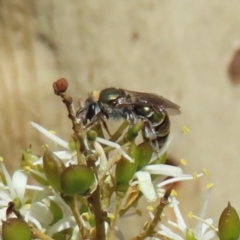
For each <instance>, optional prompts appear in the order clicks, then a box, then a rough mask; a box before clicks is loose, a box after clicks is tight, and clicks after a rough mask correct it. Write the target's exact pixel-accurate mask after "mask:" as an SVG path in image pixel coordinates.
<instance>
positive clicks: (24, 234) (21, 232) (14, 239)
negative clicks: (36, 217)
mask: <svg viewBox="0 0 240 240" xmlns="http://www.w3.org/2000/svg"><path fill="white" fill-rule="evenodd" d="M2 239H3V240H31V239H32V231H31V228H30V227H29V225H28V224H27V223H26V222H25V221H24V220H22V219H20V218H9V219H8V220H7V221H3V224H2Z"/></svg>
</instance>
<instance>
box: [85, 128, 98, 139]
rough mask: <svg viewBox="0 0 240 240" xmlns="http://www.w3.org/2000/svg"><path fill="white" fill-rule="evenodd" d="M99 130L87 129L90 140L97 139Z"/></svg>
mask: <svg viewBox="0 0 240 240" xmlns="http://www.w3.org/2000/svg"><path fill="white" fill-rule="evenodd" d="M97 136H98V135H97V132H96V131H94V130H89V131H87V138H88V140H89V141H95V140H96V138H97Z"/></svg>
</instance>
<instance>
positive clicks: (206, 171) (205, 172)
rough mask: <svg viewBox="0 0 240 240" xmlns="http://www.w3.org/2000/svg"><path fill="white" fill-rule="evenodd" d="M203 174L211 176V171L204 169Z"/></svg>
mask: <svg viewBox="0 0 240 240" xmlns="http://www.w3.org/2000/svg"><path fill="white" fill-rule="evenodd" d="M203 173H204V174H205V175H206V176H208V175H209V171H208V170H207V169H206V168H204V169H203Z"/></svg>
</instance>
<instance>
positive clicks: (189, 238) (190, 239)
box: [185, 229, 197, 240]
mask: <svg viewBox="0 0 240 240" xmlns="http://www.w3.org/2000/svg"><path fill="white" fill-rule="evenodd" d="M185 239H186V240H197V239H196V238H195V235H194V232H193V230H191V229H187V232H186V236H185Z"/></svg>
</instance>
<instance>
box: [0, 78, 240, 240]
mask: <svg viewBox="0 0 240 240" xmlns="http://www.w3.org/2000/svg"><path fill="white" fill-rule="evenodd" d="M66 86H67V84H66V80H65V79H60V80H59V81H57V82H56V83H55V84H54V91H55V93H56V94H57V95H59V96H60V97H62V98H63V102H64V103H65V104H66V106H67V109H68V112H69V117H70V119H71V120H72V123H73V130H74V134H73V135H72V137H71V140H70V141H69V142H67V141H64V140H63V139H61V138H59V137H57V136H56V134H55V133H53V132H51V131H48V130H46V129H44V128H43V127H41V126H40V125H38V124H37V123H33V122H32V123H31V124H32V126H33V127H34V128H36V129H37V130H38V131H39V132H41V133H42V134H44V135H45V136H46V137H48V138H49V139H51V140H52V141H53V142H54V143H56V145H58V146H61V147H62V148H63V149H65V150H61V151H51V150H50V149H49V147H48V146H47V145H44V146H43V149H44V153H43V155H42V156H38V155H35V154H34V153H33V152H32V149H27V150H25V151H24V152H23V155H22V160H21V163H20V167H19V169H18V170H16V171H15V172H14V174H13V176H12V177H10V175H9V173H8V171H7V169H6V168H5V165H4V163H3V159H0V160H1V162H0V169H1V171H0V177H1V182H0V218H1V225H2V226H1V228H2V231H1V234H0V239H3V240H8V239H11V240H12V239H20V240H22V239H24V240H30V239H41V240H51V239H55V240H61V239H68V240H79V239H98V240H105V239H120V240H124V239H126V238H125V236H124V232H125V231H124V229H120V228H119V226H118V220H119V218H122V217H124V216H127V215H129V212H130V211H129V210H130V208H132V207H136V206H137V204H138V201H139V199H140V198H142V197H143V198H146V199H147V201H148V202H149V203H154V202H155V203H156V202H158V204H157V206H156V207H155V208H151V209H150V208H149V214H150V217H149V219H148V221H147V222H146V224H145V226H144V227H143V229H142V231H141V232H140V233H139V234H138V235H137V236H135V237H134V238H133V239H175V240H183V239H187V240H191V239H198V240H209V239H214V238H215V237H216V236H217V235H218V234H219V237H220V239H237V238H238V235H239V229H238V228H239V224H238V223H239V218H238V215H237V214H236V212H235V210H234V209H233V208H232V207H231V206H230V204H229V206H228V208H227V210H225V214H224V213H223V215H222V217H221V218H222V221H221V222H220V225H219V231H218V229H217V228H215V227H214V226H213V225H212V224H213V221H212V219H209V218H208V219H205V215H206V210H207V205H208V202H209V199H210V193H211V187H212V186H208V187H209V190H208V194H207V197H206V200H205V202H204V206H203V210H202V212H201V214H200V216H199V217H197V216H195V215H193V214H190V216H191V217H193V218H195V219H197V221H198V224H197V226H196V228H195V229H194V230H192V229H190V228H188V226H187V225H186V223H185V221H184V218H183V216H182V215H181V212H180V208H179V202H178V200H177V199H176V196H175V194H174V193H175V191H174V190H173V189H172V184H173V183H174V182H177V181H185V180H195V179H197V178H199V177H202V176H204V175H205V174H206V173H207V172H206V170H204V171H202V172H199V173H196V172H195V173H193V174H185V173H183V170H182V168H181V167H177V166H169V165H167V164H165V163H166V150H167V148H168V147H169V146H170V144H171V143H172V141H173V140H174V139H175V138H176V137H178V136H180V135H182V134H183V133H186V132H187V131H188V129H187V128H186V127H184V128H183V130H182V131H181V132H180V133H178V134H176V135H175V136H174V137H172V138H170V139H169V140H167V141H166V143H165V144H164V146H163V147H162V148H161V150H160V151H159V152H157V153H156V152H155V151H154V150H153V147H152V145H151V144H150V143H149V142H148V141H143V142H142V143H140V144H137V143H136V141H135V140H136V137H137V135H138V133H139V132H140V131H141V130H142V127H143V123H142V122H141V121H139V122H137V123H136V124H134V125H133V126H132V125H130V126H129V123H128V122H127V121H124V122H123V123H122V124H121V126H120V127H119V129H118V130H117V131H116V132H115V133H114V134H113V135H111V136H110V138H109V139H107V137H106V136H105V135H106V134H104V131H103V129H102V124H101V121H97V122H96V123H94V124H92V125H87V126H88V127H85V126H86V125H84V124H83V123H82V121H81V119H78V118H77V115H76V113H75V111H74V108H73V105H72V98H71V97H70V96H68V95H67V94H66ZM30 177H31V178H32V179H34V180H35V183H36V184H35V185H33V184H31V185H29V184H28V178H30ZM166 177H170V178H166ZM166 208H171V209H172V210H173V212H174V214H175V217H176V221H175V222H174V221H171V220H170V219H168V217H167V215H166V214H165V209H166ZM229 211H230V212H231V213H232V214H233V215H232V214H230V215H231V219H233V220H231V223H232V222H233V221H234V222H235V223H236V224H231V226H233V225H234V226H236V225H238V228H237V227H235V228H234V227H232V228H231V231H230V235H231V234H232V235H231V237H232V238H222V237H221V236H224V237H225V236H227V237H229V236H230V235H229V230H228V228H227V227H226V224H225V222H226V221H227V222H229V221H228V219H227V220H226V216H229ZM131 212H132V211H131ZM161 219H164V223H163V222H162V221H161ZM204 219H205V220H204ZM174 228H177V229H178V231H179V230H180V232H181V235H179V234H177V233H176V232H175V231H174ZM222 229H224V230H222ZM234 237H235V238H234Z"/></svg>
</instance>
